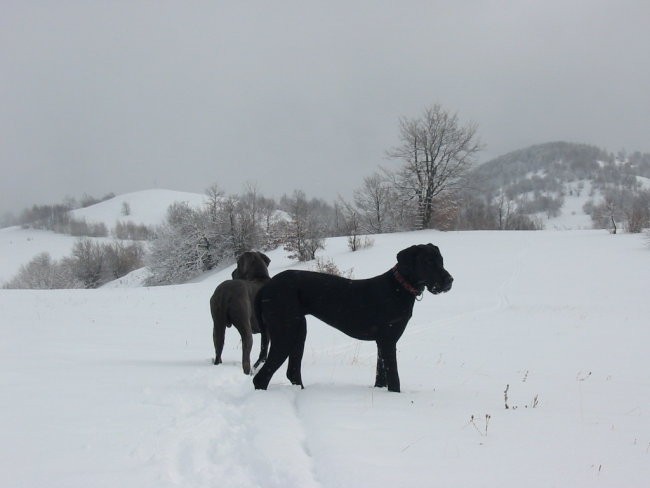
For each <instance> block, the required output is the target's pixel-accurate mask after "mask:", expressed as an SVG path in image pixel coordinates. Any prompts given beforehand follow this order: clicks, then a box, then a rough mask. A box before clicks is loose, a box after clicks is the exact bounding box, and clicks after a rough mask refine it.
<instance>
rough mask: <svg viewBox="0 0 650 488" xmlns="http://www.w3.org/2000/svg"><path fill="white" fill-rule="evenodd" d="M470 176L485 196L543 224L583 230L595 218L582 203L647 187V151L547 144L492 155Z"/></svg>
mask: <svg viewBox="0 0 650 488" xmlns="http://www.w3.org/2000/svg"><path fill="white" fill-rule="evenodd" d="M469 176H470V182H471V186H472V189H473V191H474V192H475V193H477V194H479V195H481V197H482V198H483V199H485V200H487V201H490V202H497V201H499V200H501V201H503V199H505V200H506V201H508V202H511V205H512V206H513V207H514V208H516V209H517V210H518V211H519V212H520V213H522V214H524V215H529V216H533V217H538V218H540V219H541V220H542V221H543V222H544V223H545V224H546V227H547V228H587V227H591V226H592V225H593V222H592V218H591V216H590V215H589V214H588V213H587V212H586V211H585V210H584V209H583V207H584V205H585V204H586V203H588V202H591V203H592V204H593V205H594V206H597V205H598V204H600V203H601V202H602V201H603V198H604V197H605V196H606V195H610V194H612V193H613V194H615V195H617V198H620V200H622V201H623V200H626V199H627V200H630V199H632V198H634V197H635V196H636V195H638V194H640V193H641V192H643V191H644V190H645V189H647V187H646V179H647V178H648V177H650V155H647V154H645V155H644V154H639V153H635V154H633V155H631V156H629V157H628V156H625V159H619V158H617V157H615V156H614V155H612V154H610V153H608V152H606V151H604V150H602V149H599V148H597V147H594V146H589V145H586V144H576V143H569V142H550V143H546V144H540V145H535V146H531V147H528V148H525V149H520V150H517V151H513V152H511V153H508V154H505V155H503V156H500V157H498V158H495V159H493V160H491V161H488V162H487V163H484V164H482V165H480V166H478V167H477V168H475V169H474V170H473V171H472V172H471V173H470V175H469ZM617 218H618V217H617ZM621 218H623V217H621ZM597 224H598V223H597Z"/></svg>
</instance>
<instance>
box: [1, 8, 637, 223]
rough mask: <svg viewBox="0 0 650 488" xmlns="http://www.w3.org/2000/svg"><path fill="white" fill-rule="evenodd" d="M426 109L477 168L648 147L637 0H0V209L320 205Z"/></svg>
mask: <svg viewBox="0 0 650 488" xmlns="http://www.w3.org/2000/svg"><path fill="white" fill-rule="evenodd" d="M434 103H440V104H442V106H443V107H445V108H446V109H448V110H449V111H452V112H457V113H458V116H459V118H460V120H461V121H462V122H470V121H473V122H476V123H477V124H478V126H479V130H478V131H479V134H480V137H481V140H482V141H483V142H484V144H485V145H486V149H485V150H484V151H483V152H482V153H481V154H480V157H479V159H480V160H481V161H486V160H488V159H489V158H491V157H495V156H498V155H501V154H504V153H506V152H509V151H512V150H515V149H519V148H522V147H525V146H528V145H532V144H537V143H542V142H548V141H553V140H568V141H573V142H584V143H588V144H594V145H597V146H599V147H601V148H604V149H607V150H609V151H612V152H617V151H618V150H620V149H622V148H625V149H627V150H628V151H633V150H640V151H643V152H650V2H649V1H647V0H639V1H632V0H611V1H603V0H582V1H577V0H576V1H572V0H546V1H541V0H540V1H524V0H519V1H510V2H508V1H478V0H476V1H474V0H456V1H435V0H431V1H419V2H416V1H399V2H397V1H386V2H381V1H370V0H366V1H353V0H348V1H341V2H337V1H332V0H328V1H322V2H312V1H272V2H271V1H264V2H261V1H260V2H255V1H246V2H242V1H232V2H227V1H217V0H214V1H206V2H195V1H188V0H183V1H155V2H153V1H152V2H145V1H126V0H124V1H117V0H116V1H108V0H106V1H100V0H97V1H88V0H78V1H65V0H56V1H54V0H50V1H42V2H39V1H29V0H17V1H8V0H0V170H1V172H0V213H4V212H6V211H13V212H17V211H19V210H20V209H22V208H24V207H25V206H28V205H31V204H34V203H57V202H60V201H61V200H62V199H63V198H64V197H65V196H73V197H79V196H81V195H82V194H83V193H89V194H91V195H94V196H101V195H104V194H106V193H108V192H115V193H118V194H119V193H126V192H130V191H136V190H143V189H149V188H169V189H174V190H183V191H192V192H198V193H202V192H203V191H204V190H205V188H207V187H208V186H209V185H210V184H212V183H218V184H219V185H220V186H221V187H222V188H224V189H226V191H227V192H229V193H239V192H241V191H242V190H243V188H244V185H245V184H246V183H247V182H253V183H256V184H257V186H258V188H259V189H260V190H261V192H262V193H264V194H266V195H269V196H276V197H278V196H281V195H282V194H283V193H291V192H292V191H293V190H294V189H302V190H304V191H305V192H306V193H307V195H308V196H316V197H321V198H325V199H327V200H329V201H333V200H334V199H335V198H336V196H337V194H342V195H344V196H347V195H349V194H350V193H351V191H352V189H353V188H356V187H358V186H360V184H361V183H362V180H363V177H365V176H369V175H370V174H371V173H373V172H374V171H375V170H376V169H377V168H378V167H379V166H380V165H382V166H386V167H391V165H394V164H395V163H392V162H391V161H389V160H387V159H386V158H385V151H386V150H387V149H389V148H391V147H392V146H394V145H396V143H397V127H398V121H399V118H400V117H401V116H408V117H414V116H418V115H419V114H420V113H421V112H422V110H423V109H424V107H426V106H428V105H432V104H434Z"/></svg>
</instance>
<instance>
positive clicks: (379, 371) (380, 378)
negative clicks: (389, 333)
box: [375, 344, 386, 388]
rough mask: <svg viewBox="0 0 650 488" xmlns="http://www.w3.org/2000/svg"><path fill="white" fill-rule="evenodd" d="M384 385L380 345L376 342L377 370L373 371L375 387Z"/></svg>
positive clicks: (384, 375) (384, 377)
mask: <svg viewBox="0 0 650 488" xmlns="http://www.w3.org/2000/svg"><path fill="white" fill-rule="evenodd" d="M384 386H386V367H385V365H384V359H383V358H382V356H381V347H379V344H377V372H376V373H375V388H383V387H384Z"/></svg>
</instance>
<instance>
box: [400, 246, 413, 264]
mask: <svg viewBox="0 0 650 488" xmlns="http://www.w3.org/2000/svg"><path fill="white" fill-rule="evenodd" d="M417 251H418V246H411V247H407V248H406V249H402V250H401V251H400V252H398V253H397V262H398V263H399V264H404V265H409V264H411V263H412V262H413V259H414V257H415V255H416V253H417Z"/></svg>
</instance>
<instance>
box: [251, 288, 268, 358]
mask: <svg viewBox="0 0 650 488" xmlns="http://www.w3.org/2000/svg"><path fill="white" fill-rule="evenodd" d="M263 293H264V287H262V288H260V289H259V290H258V292H257V293H256V294H255V299H254V300H253V309H254V313H255V319H256V320H257V325H258V327H259V328H260V338H261V343H262V344H261V346H260V357H259V359H258V360H257V362H256V363H255V368H257V367H258V366H259V365H260V364H261V363H263V362H264V361H266V356H267V355H268V352H269V330H268V327H267V326H266V324H265V323H264V314H263V313H262V294H263Z"/></svg>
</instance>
